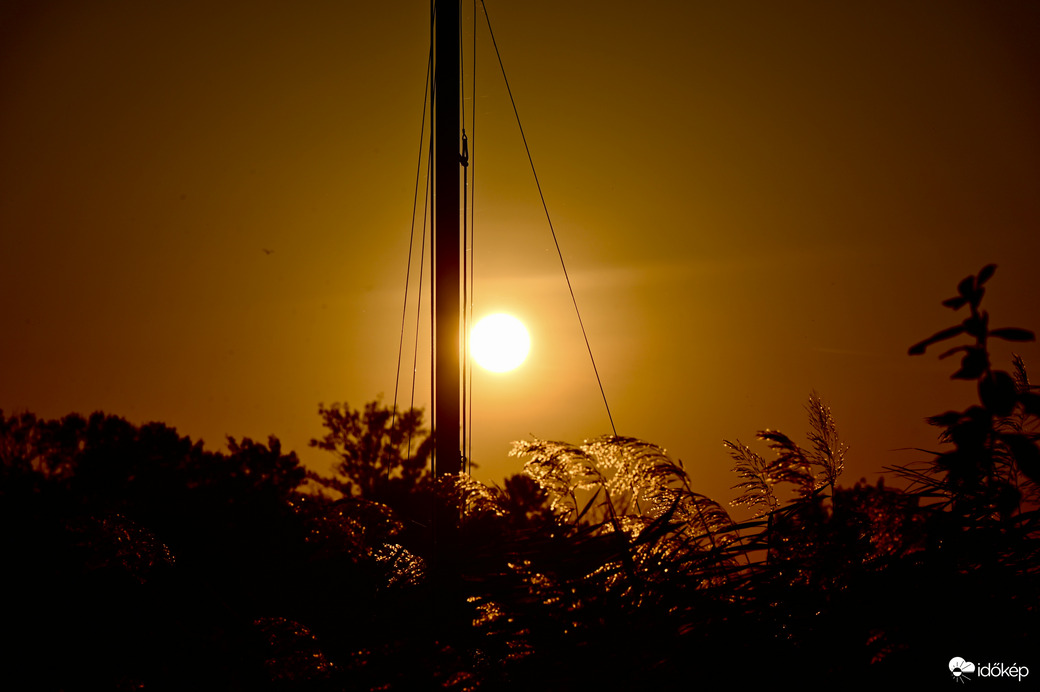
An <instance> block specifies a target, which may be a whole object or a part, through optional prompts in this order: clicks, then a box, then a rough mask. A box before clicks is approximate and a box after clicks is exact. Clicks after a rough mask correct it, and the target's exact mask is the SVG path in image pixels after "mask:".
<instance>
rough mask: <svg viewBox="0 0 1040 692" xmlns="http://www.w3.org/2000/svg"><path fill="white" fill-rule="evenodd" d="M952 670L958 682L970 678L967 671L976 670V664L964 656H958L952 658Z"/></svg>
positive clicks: (972, 671)
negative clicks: (966, 659)
mask: <svg viewBox="0 0 1040 692" xmlns="http://www.w3.org/2000/svg"><path fill="white" fill-rule="evenodd" d="M950 672H951V673H953V679H954V680H956V681H957V682H964V681H965V680H970V679H971V678H969V677H968V676H967V673H974V672H975V664H974V663H971V662H970V661H965V660H964V659H963V658H960V657H956V658H951V659H950Z"/></svg>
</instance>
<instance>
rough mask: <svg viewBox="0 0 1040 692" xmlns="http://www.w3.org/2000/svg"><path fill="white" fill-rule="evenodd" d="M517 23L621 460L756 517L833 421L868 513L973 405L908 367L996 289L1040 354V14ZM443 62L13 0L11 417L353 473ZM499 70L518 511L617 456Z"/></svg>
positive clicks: (516, 13) (1, 358)
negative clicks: (549, 472) (558, 447)
mask: <svg viewBox="0 0 1040 692" xmlns="http://www.w3.org/2000/svg"><path fill="white" fill-rule="evenodd" d="M466 4H467V8H466V10H465V13H466V17H467V18H466V20H465V21H466V26H467V32H466V33H467V38H466V44H467V48H468V46H469V37H468V27H469V16H470V15H469V12H470V10H469V7H468V3H466ZM487 5H488V10H489V12H490V13H491V18H492V22H493V25H494V28H495V32H496V38H497V39H498V43H499V47H500V49H501V50H502V52H503V58H504V60H505V62H506V69H507V70H508V73H509V78H510V84H511V86H512V89H513V93H514V95H515V97H516V98H517V101H518V107H519V109H520V114H521V117H522V118H523V122H524V128H525V131H526V134H527V139H528V142H529V143H530V145H531V147H532V153H533V155H534V158H535V163H536V165H537V166H538V174H539V177H540V180H541V183H542V188H543V190H544V191H545V193H546V198H547V202H548V205H549V209H550V212H551V213H552V215H553V222H554V224H555V227H556V230H557V233H558V234H559V237H560V243H561V246H562V248H563V251H564V253H565V259H566V260H567V263H568V268H569V269H570V270H571V276H572V280H573V282H574V288H575V291H576V294H577V298H578V302H579V306H580V307H581V310H582V314H583V317H584V319H585V324H586V327H587V329H588V331H589V338H590V340H591V344H592V348H593V350H594V352H595V354H596V357H597V362H598V365H599V369H600V373H601V375H602V376H603V379H604V386H605V388H606V393H607V396H608V398H609V400H610V403H611V407H612V411H613V415H614V420H615V422H616V423H617V426H618V432H619V433H621V434H624V435H632V436H637V437H643V438H645V439H648V440H650V441H652V442H656V443H658V444H661V445H662V446H664V447H666V448H667V449H668V450H669V451H670V452H671V453H672V454H673V455H674V456H677V457H681V458H682V459H683V460H684V461H685V462H686V465H687V468H688V469H690V471H691V476H692V477H693V480H694V483H695V486H696V489H698V490H701V491H702V492H705V493H706V494H709V495H712V496H713V497H715V498H716V499H719V500H723V501H725V500H728V499H730V498H732V497H733V496H734V495H735V494H734V493H733V492H731V491H730V490H729V486H731V485H732V484H733V483H734V482H735V481H736V479H735V478H734V477H732V476H731V475H729V474H728V469H729V467H730V461H729V459H728V457H727V456H726V453H725V451H724V449H723V447H722V444H721V441H722V439H724V438H728V439H735V438H740V439H742V440H744V441H745V442H750V441H751V438H752V436H753V433H754V431H755V430H757V429H760V428H764V427H772V428H779V429H781V430H783V431H785V432H787V433H788V434H789V435H791V436H793V437H795V438H796V439H799V440H801V439H804V437H803V434H804V432H805V431H806V419H805V415H804V411H803V410H802V406H803V404H804V402H805V400H806V397H807V395H808V394H809V392H810V391H811V390H812V389H816V390H817V391H818V392H819V393H820V394H821V395H822V396H823V398H824V400H825V401H827V402H828V403H830V405H831V406H832V408H833V411H834V413H835V415H836V417H837V419H838V423H839V426H840V429H841V431H842V433H843V435H844V437H845V439H846V441H847V442H848V443H849V444H850V445H851V447H852V450H851V452H850V468H849V470H848V471H847V475H846V476H845V477H844V482H845V483H846V484H851V483H853V482H854V481H855V480H857V479H858V478H859V477H860V476H863V475H870V474H872V473H873V472H875V471H877V470H880V468H881V467H882V466H884V465H886V464H894V463H900V462H905V461H910V460H912V459H917V458H920V457H921V455H920V454H918V453H913V452H909V453H908V452H892V451H889V450H892V449H894V448H897V447H908V446H931V447H934V437H935V435H934V430H933V429H931V428H928V427H927V426H926V425H925V424H924V423H923V422H922V419H923V417H924V416H926V415H930V414H934V413H938V412H941V411H943V410H946V409H948V408H954V407H957V408H961V407H964V406H966V405H968V404H969V403H971V401H972V396H973V394H972V389H971V385H970V384H965V383H956V382H951V381H950V380H949V379H948V376H949V374H950V373H951V372H952V371H953V370H954V369H955V366H956V364H955V363H952V362H941V363H940V362H938V361H936V360H935V359H934V357H933V356H932V355H928V356H926V357H925V358H910V357H908V356H907V355H906V349H907V347H908V346H909V345H910V344H911V343H913V342H915V341H917V340H919V339H921V338H923V337H925V336H927V335H929V334H931V333H932V332H933V331H935V330H937V329H939V328H941V327H945V326H948V324H952V319H953V317H954V315H953V314H952V313H950V312H949V311H947V310H946V309H945V308H942V307H941V306H940V305H939V301H941V300H942V299H943V298H946V297H949V295H952V293H953V290H954V286H955V284H956V282H957V281H958V280H960V279H961V278H962V277H963V276H965V275H967V274H969V273H973V272H975V271H977V270H978V269H979V268H980V267H981V266H982V265H983V264H986V263H988V262H995V263H997V264H998V265H999V267H1000V269H999V271H998V272H997V275H996V277H995V278H994V279H993V280H992V282H991V284H990V293H989V296H988V297H987V302H988V303H989V305H988V307H989V309H990V311H991V312H992V314H993V315H994V322H995V323H997V326H1023V327H1027V328H1032V329H1038V328H1040V305H1038V302H1037V300H1036V298H1037V285H1036V281H1035V271H1036V270H1035V263H1036V258H1037V257H1038V256H1040V252H1038V251H1040V233H1038V232H1037V231H1038V229H1040V223H1038V222H1040V194H1038V191H1040V127H1038V123H1040V43H1038V42H1037V41H1036V36H1038V35H1040V10H1038V9H1037V8H1036V6H1035V4H1034V3H1030V2H1001V3H983V2H977V1H973V2H957V1H949V0H944V1H942V2H940V1H935V2H915V3H906V2H878V1H876V0H875V1H872V2H861V3H833V2H823V1H816V2H795V3H774V2H745V3H689V2H677V1H675V2H672V1H669V2H659V3H654V4H652V5H645V4H644V5H639V4H637V3H620V2H603V1H598V2H591V1H578V0H573V1H569V2H562V3H561V2H543V1H541V0H531V1H529V2H524V3H500V2H497V1H496V0H490V1H489V2H488V3H487ZM781 5H783V7H781ZM428 39H429V26H428V8H427V4H426V3H422V2H413V3H395V4H393V5H392V9H391V5H388V4H386V3H366V4H364V5H362V4H361V3H343V2H333V1H331V0H330V1H328V2H280V1H271V2H264V3H258V2H245V1H242V2H231V1H228V2H218V3H213V2H201V1H197V0H182V1H181V2H178V3H159V2H138V1H134V2H130V1H125V2H104V3H102V2H89V1H83V0H76V1H69V2H56V1H55V2H48V1H44V0H33V1H21V0H8V1H7V2H5V3H3V4H2V5H0V190H2V192H0V289H2V295H3V297H4V306H5V315H4V326H5V328H4V330H3V334H2V337H0V408H3V410H4V411H5V412H7V413H11V412H17V411H21V410H26V409H28V410H31V411H34V412H36V413H37V414H39V415H42V416H47V417H57V416H61V415H64V414H66V413H69V412H72V411H78V412H82V413H89V412H90V411H93V410H96V409H103V410H105V411H108V412H111V413H115V414H119V415H124V416H126V417H127V418H129V419H130V420H131V421H134V422H138V423H141V422H145V421H149V420H161V421H164V422H166V423H168V424H170V425H173V426H175V427H177V429H178V430H179V431H180V432H181V433H182V434H187V435H190V436H192V437H193V438H200V437H201V438H203V439H204V440H206V442H207V444H208V445H210V446H212V447H219V446H220V444H221V443H222V440H223V436H224V435H225V434H231V435H234V436H236V437H241V436H251V437H254V438H260V439H264V438H266V436H267V435H268V434H275V435H277V436H278V437H280V438H281V439H282V441H283V444H284V445H285V446H286V447H288V448H290V449H294V450H296V451H297V452H298V453H299V454H300V455H301V457H302V458H303V459H305V460H306V461H308V462H309V463H312V464H314V465H316V466H321V465H323V464H326V463H327V462H328V461H330V459H329V458H328V457H327V456H325V455H324V453H321V452H314V451H312V450H309V449H308V448H307V447H306V443H307V440H308V439H309V438H311V437H316V436H319V435H320V434H321V428H320V424H319V419H318V416H317V405H318V402H325V403H331V402H334V401H347V402H350V403H351V404H352V405H354V406H361V405H363V404H364V402H366V401H368V400H371V399H373V398H375V397H376V396H377V395H379V394H380V393H382V394H383V395H384V397H385V398H386V399H390V398H391V397H392V396H393V390H394V371H395V366H396V358H397V344H398V338H399V335H400V334H399V329H400V318H401V303H402V298H403V282H404V271H405V262H406V252H407V247H408V233H409V223H410V218H411V204H412V191H413V186H414V184H415V178H414V175H415V167H416V156H417V148H418V140H419V125H420V119H421V112H422V100H423V81H424V77H425V72H426V56H427V50H428ZM478 40H479V53H478V56H477V69H478V74H477V99H476V109H475V113H476V127H475V130H471V132H470V135H471V140H472V142H473V145H474V147H475V152H474V159H475V161H474V166H475V175H476V192H475V195H476V204H477V212H476V224H477V226H476V228H477V233H478V236H477V237H478V240H477V248H476V262H477V272H476V274H477V276H476V288H475V291H476V294H475V295H476V301H475V302H476V311H477V312H478V314H479V313H483V312H490V311H495V310H499V309H502V310H507V311H510V312H513V313H514V314H516V315H518V316H520V317H521V318H522V319H524V320H525V321H526V322H527V324H528V326H529V329H530V330H531V333H532V340H533V343H532V353H531V356H530V359H529V361H528V363H527V365H526V366H525V367H523V368H521V369H520V370H517V371H515V372H513V373H511V374H507V375H491V374H487V373H481V374H479V376H478V379H477V380H476V382H475V395H474V396H475V402H476V412H475V421H476V424H477V425H476V427H475V433H474V450H475V454H474V456H475V458H476V461H477V463H478V464H480V465H481V468H480V469H479V470H478V472H477V474H476V475H477V477H478V478H481V479H491V480H498V479H500V478H501V477H502V476H503V475H505V474H507V473H512V472H515V471H518V470H519V463H518V462H517V460H515V459H509V458H507V456H506V453H507V451H508V449H509V443H510V441H511V440H514V439H519V438H523V437H526V436H528V435H530V434H533V435H535V436H538V437H545V438H555V439H565V440H569V441H574V442H577V441H580V440H582V439H583V438H586V437H591V436H595V435H598V434H602V433H606V432H608V431H609V425H608V422H607V418H606V414H605V413H604V410H603V406H602V402H601V401H600V395H599V391H598V389H597V388H596V384H595V380H594V377H593V374H592V369H591V367H590V366H589V364H588V361H587V357H586V355H585V352H584V342H583V341H582V339H581V333H580V331H579V330H578V326H577V322H576V320H575V318H574V313H573V309H572V307H571V305H570V302H569V296H568V294H567V289H566V284H565V283H564V280H563V276H562V274H561V272H560V270H559V261H558V259H557V258H556V255H555V251H554V249H553V246H552V238H551V236H550V235H549V230H548V228H547V226H546V224H545V221H544V216H543V214H542V211H541V207H540V204H539V201H538V197H537V192H536V190H535V187H534V183H533V181H532V179H531V176H530V172H529V170H528V168H527V163H526V158H525V155H524V152H523V148H522V143H521V140H520V137H519V134H518V133H517V131H516V129H515V126H514V124H513V121H512V110H511V108H510V106H509V103H508V100H507V98H506V95H505V89H504V87H503V86H502V82H501V79H500V78H499V76H498V74H497V66H496V65H495V64H494V63H493V56H492V55H491V54H490V53H489V52H488V50H487V48H488V45H489V44H488V41H487V37H486V33H484V32H483V31H481V33H480V34H479V37H478ZM471 59H472V56H467V57H466V60H467V63H470V62H471ZM469 93H470V86H469V85H468V84H467V86H466V94H467V97H468V95H469ZM472 105H473V104H471V103H469V102H467V107H471V106H472ZM467 113H468V116H467V117H468V118H470V122H469V123H468V124H469V125H470V126H472V118H473V111H472V110H470V111H467ZM264 248H267V249H270V250H273V253H272V254H270V255H268V254H266V253H264V252H263V249H264ZM427 295H428V293H427ZM408 340H409V341H410V340H411V335H410V334H409V337H408ZM1018 351H1019V352H1021V353H1022V354H1023V356H1024V357H1025V358H1026V360H1027V364H1030V365H1032V366H1033V369H1034V372H1036V373H1040V350H1038V348H1037V346H1036V345H1033V344H1030V345H1027V346H1025V347H1022V346H1021V345H1019V347H1018ZM1008 353H1009V349H1003V350H1001V351H999V352H998V356H999V357H998V362H1001V363H1006V362H1007V361H1006V356H1007V354H1008ZM407 357H408V356H406V358H407ZM427 367H428V366H420V369H421V370H422V371H423V372H425V368H427ZM1037 378H1040V375H1038V376H1037ZM403 388H404V390H405V391H406V390H407V384H405V385H403ZM428 390H429V385H428V381H426V380H424V381H422V382H420V383H419V385H418V390H417V391H418V393H419V399H418V400H417V403H418V404H420V405H426V403H427V400H428Z"/></svg>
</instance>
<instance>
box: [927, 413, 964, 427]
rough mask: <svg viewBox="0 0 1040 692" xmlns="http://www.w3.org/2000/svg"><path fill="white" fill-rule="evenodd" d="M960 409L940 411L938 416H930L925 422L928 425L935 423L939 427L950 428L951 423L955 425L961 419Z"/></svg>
mask: <svg viewBox="0 0 1040 692" xmlns="http://www.w3.org/2000/svg"><path fill="white" fill-rule="evenodd" d="M961 415H962V414H961V412H960V411H947V412H946V413H940V414H939V415H937V416H930V417H928V418H925V422H926V423H928V425H934V426H936V427H939V428H948V427H950V426H951V425H955V424H956V423H957V421H959V420H960V419H961Z"/></svg>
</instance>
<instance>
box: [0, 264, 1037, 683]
mask: <svg viewBox="0 0 1040 692" xmlns="http://www.w3.org/2000/svg"><path fill="white" fill-rule="evenodd" d="M993 273H994V267H993V266H992V265H991V266H988V267H986V268H984V269H983V270H982V271H981V272H980V273H979V274H978V275H977V276H973V277H968V278H966V279H965V280H964V281H962V282H961V283H960V285H959V286H958V295H957V296H955V297H954V298H951V299H949V300H947V301H945V302H944V305H946V306H948V307H950V308H952V309H954V310H958V309H960V308H964V307H968V308H969V313H970V314H969V316H968V317H967V318H966V319H965V320H964V321H963V322H962V323H961V324H960V325H957V326H955V327H951V328H949V329H946V330H943V331H940V332H938V333H937V334H935V335H933V336H932V337H930V338H928V339H926V340H924V341H922V342H920V343H919V344H917V345H915V346H914V347H912V348H911V353H923V352H925V351H926V350H927V348H928V347H930V346H932V345H934V344H937V343H939V342H941V341H944V340H947V339H953V338H957V337H962V336H967V337H968V338H969V340H970V341H969V343H968V344H967V345H964V346H957V347H955V348H953V349H951V350H949V351H947V352H946V354H945V355H950V354H953V353H959V354H962V357H961V363H960V367H959V369H958V370H957V371H956V372H955V373H954V377H955V378H958V379H966V380H974V381H975V382H976V383H977V391H978V398H979V402H978V404H976V405H974V406H970V407H968V408H967V409H965V410H963V411H947V412H945V413H942V414H939V415H937V416H935V417H933V418H932V419H931V420H930V422H931V423H932V424H933V425H937V426H938V427H940V428H941V430H942V433H941V436H940V441H941V442H942V443H944V444H945V445H946V447H945V449H946V451H943V452H941V453H939V454H937V455H935V456H934V458H932V459H929V460H927V461H924V462H921V463H920V464H917V465H910V466H906V467H900V468H897V469H892V470H893V471H894V472H895V473H897V474H898V475H899V476H900V477H901V478H903V479H905V480H906V481H907V482H908V483H909V485H908V487H907V488H905V489H895V488H891V487H887V486H885V484H884V483H883V482H881V481H879V482H878V483H877V484H876V485H869V484H867V483H865V482H860V483H858V484H856V485H854V486H853V487H851V488H842V487H840V486H838V485H837V481H838V479H839V477H840V474H841V472H842V469H843V467H844V460H845V456H846V454H847V451H848V450H847V448H846V447H845V445H844V444H843V443H842V442H841V441H840V438H839V436H838V430H837V425H836V423H835V420H834V417H833V416H832V415H831V412H830V410H829V408H828V407H827V406H825V405H824V404H823V402H822V400H821V399H820V398H819V397H818V396H817V395H816V394H815V393H814V394H813V395H811V396H810V398H809V404H808V406H807V412H808V415H809V428H810V431H809V433H808V435H807V440H808V444H807V445H805V446H804V447H803V446H802V445H800V444H799V443H798V442H796V441H795V440H794V439H793V438H791V437H789V436H788V435H785V434H784V433H781V432H778V431H775V430H763V431H761V432H759V433H758V434H757V438H758V439H759V440H760V442H761V443H763V445H764V447H765V448H766V450H767V451H765V452H764V454H759V453H758V452H756V451H754V450H753V449H752V448H751V447H749V446H747V445H744V444H743V443H741V442H739V441H737V442H727V443H726V446H727V448H728V449H729V452H730V455H731V456H732V458H733V461H734V463H735V468H734V471H735V472H736V473H737V476H738V484H737V485H736V486H735V489H736V490H738V491H739V492H740V495H739V496H738V497H737V499H736V500H735V501H734V503H733V504H734V505H735V506H737V507H740V508H743V510H745V511H746V510H750V512H749V514H751V515H752V517H751V518H750V519H747V520H744V521H737V520H734V519H733V518H732V517H731V516H730V514H729V513H728V512H727V511H726V509H724V508H723V506H722V505H720V504H718V503H716V502H715V501H713V500H711V499H709V498H707V497H705V496H703V495H701V494H699V493H697V492H695V491H694V489H693V488H691V487H690V484H689V479H688V477H687V475H686V472H685V470H684V468H683V466H682V464H681V462H676V461H674V460H672V459H671V458H669V457H668V456H667V454H665V453H664V451H663V450H661V449H660V448H658V447H656V446H654V445H652V444H649V443H646V442H643V441H640V440H636V439H632V438H624V437H607V438H602V439H598V440H592V441H589V442H586V443H584V444H581V445H572V444H568V443H564V442H552V441H544V440H532V441H527V442H522V443H517V444H516V447H515V449H514V453H515V454H517V455H518V456H521V457H524V458H525V459H526V462H525V475H521V476H515V477H513V478H510V479H508V480H507V481H506V483H505V485H504V487H502V488H497V487H488V486H485V485H483V484H481V483H478V482H476V481H474V480H472V479H470V478H468V477H466V476H459V477H457V478H445V479H439V480H438V481H437V482H433V481H432V480H431V479H430V477H429V472H428V470H427V461H428V458H429V449H430V439H429V436H428V435H427V434H426V433H425V431H424V430H423V428H422V415H421V412H418V411H409V412H407V413H405V414H398V415H395V414H394V413H393V412H392V411H390V410H388V409H386V408H384V407H382V406H381V405H380V404H379V403H378V402H373V403H371V404H369V405H368V406H366V408H365V409H364V411H361V412H359V411H353V410H351V409H350V408H349V407H346V406H339V405H334V406H333V407H331V408H325V407H324V406H322V407H320V408H319V412H320V414H321V416H322V419H323V422H324V424H325V426H326V429H327V430H328V433H327V434H326V436H325V437H324V438H323V439H322V440H320V441H317V440H316V441H313V442H312V444H313V445H315V446H317V447H320V448H323V449H326V450H328V451H329V452H331V453H333V454H335V455H336V457H337V459H338V460H339V464H338V466H337V468H336V475H335V476H333V477H319V476H316V475H314V474H313V473H312V474H310V480H312V481H314V480H317V481H318V482H319V484H320V487H319V490H320V492H318V493H317V494H315V493H313V492H310V493H308V492H303V488H305V487H307V486H306V485H305V484H304V480H305V477H306V474H305V472H304V470H303V469H302V468H301V467H300V464H299V462H298V460H297V459H296V457H295V455H293V454H291V453H290V454H285V453H283V452H282V450H281V447H280V444H279V443H278V440H277V439H275V438H271V439H269V440H268V442H267V444H261V443H257V442H253V441H251V440H248V439H246V440H242V441H236V440H234V439H229V440H228V450H229V451H228V452H226V453H215V452H208V451H205V450H203V448H202V445H201V444H200V443H192V442H191V441H190V440H188V439H187V438H183V437H180V436H178V435H177V434H176V432H175V431H174V430H173V429H171V428H168V427H166V426H163V425H161V424H156V423H152V424H148V425H143V426H134V425H131V424H129V423H128V422H127V421H125V420H123V419H121V418H117V417H114V416H105V415H103V414H94V415H92V416H90V417H89V418H82V417H80V416H75V415H72V416H66V417H65V418H63V419H61V420H57V421H44V420H38V419H36V418H35V417H34V416H32V415H31V414H23V415H21V416H14V417H4V416H3V415H2V414H0V520H2V524H0V527H2V528H0V550H2V551H3V552H2V554H3V556H4V559H5V565H6V567H7V569H6V573H7V575H8V576H9V580H8V585H7V587H6V588H7V593H8V604H9V605H8V608H7V610H6V613H7V616H6V617H5V619H4V621H3V627H4V631H5V634H6V635H7V637H6V641H8V642H13V643H9V644H7V645H6V649H5V655H6V657H7V661H8V662H9V663H8V665H7V666H6V668H7V671H8V672H7V673H6V674H7V675H9V676H11V679H16V678H19V677H21V678H23V679H29V680H32V682H33V684H32V685H31V687H32V688H34V689H46V690H64V689H113V690H121V689H127V690H130V689H135V690H136V689H178V690H179V689H239V690H262V689H270V690H415V689H421V690H426V689H437V688H442V689H447V690H476V689H486V690H497V689H515V690H529V689H538V690H573V689H584V688H590V687H600V688H603V689H619V688H624V687H633V688H638V689H650V688H654V687H657V688H664V689H676V688H679V687H680V686H681V687H683V688H685V687H696V686H698V685H699V686H701V687H704V688H708V689H713V688H716V687H720V686H722V685H726V686H730V687H732V686H736V685H738V684H739V686H740V687H747V686H750V685H752V684H761V683H773V684H776V683H777V682H778V681H779V680H782V679H788V678H792V676H793V679H795V681H796V682H797V683H801V684H805V685H809V686H810V687H823V686H825V685H826V686H831V685H832V684H836V683H837V684H846V685H848V684H849V683H851V684H852V685H853V686H854V687H865V686H868V685H874V684H878V683H886V682H892V681H899V682H905V683H907V684H909V685H913V684H914V683H924V684H927V685H929V686H937V685H940V684H945V683H946V680H944V677H945V676H947V675H950V673H949V671H948V670H947V666H948V664H949V662H950V660H951V658H952V657H954V656H967V657H973V658H974V659H975V660H977V661H1004V662H1006V663H1008V664H1010V663H1013V662H1017V663H1020V664H1024V665H1029V664H1034V665H1038V666H1040V663H1037V662H1036V661H1035V659H1034V658H1032V657H1034V656H1035V652H1036V651H1037V644H1038V641H1037V634H1036V633H1037V632H1040V628H1038V624H1040V623H1038V619H1037V614H1038V609H1040V584H1038V577H1040V574H1038V567H1040V562H1038V559H1037V558H1038V555H1040V542H1038V538H1040V535H1038V531H1037V528H1038V526H1037V511H1036V507H1037V502H1036V499H1037V483H1036V481H1037V476H1038V468H1040V450H1038V448H1037V433H1036V427H1037V425H1036V424H1037V420H1038V418H1040V406H1038V400H1040V395H1038V394H1037V392H1036V390H1035V387H1033V386H1032V385H1030V384H1029V381H1028V377H1027V374H1026V370H1025V366H1024V364H1023V363H1022V361H1021V360H1020V359H1018V358H1017V357H1016V359H1015V362H1014V369H1013V371H1012V372H1010V373H1009V372H1004V371H1000V370H995V369H994V368H993V366H992V365H991V362H990V354H989V351H988V340H989V339H990V338H1000V339H1009V340H1012V341H1022V340H1027V339H1031V338H1032V333H1031V332H1028V331H1026V330H1023V329H1017V328H998V329H990V328H989V326H988V316H987V314H986V312H985V311H984V310H982V308H981V301H982V297H983V294H984V288H983V286H984V284H985V283H986V282H987V281H988V280H989V279H990V278H991V277H992V276H993ZM330 491H335V492H330ZM446 516H447V517H452V520H451V522H450V523H451V524H452V525H453V526H454V529H452V530H447V529H445V528H444V526H443V525H442V524H441V523H437V525H436V526H435V522H443V521H444V517H446ZM456 520H457V521H456ZM936 681H940V682H936Z"/></svg>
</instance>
